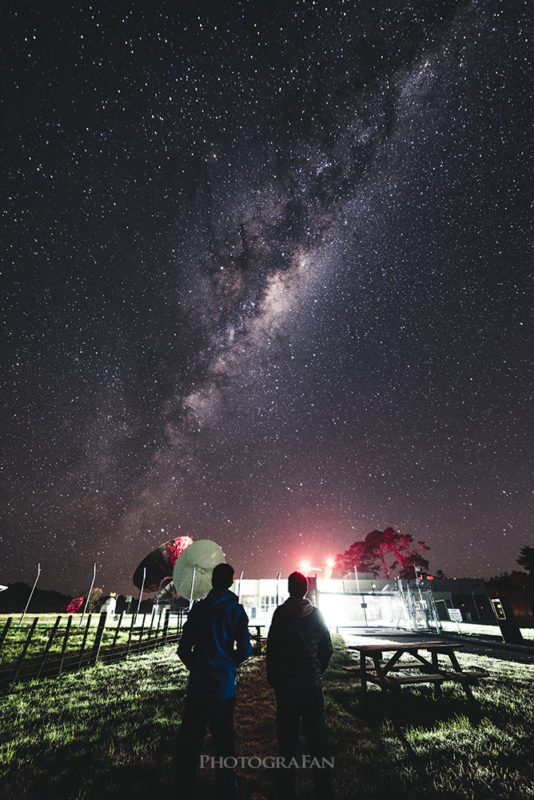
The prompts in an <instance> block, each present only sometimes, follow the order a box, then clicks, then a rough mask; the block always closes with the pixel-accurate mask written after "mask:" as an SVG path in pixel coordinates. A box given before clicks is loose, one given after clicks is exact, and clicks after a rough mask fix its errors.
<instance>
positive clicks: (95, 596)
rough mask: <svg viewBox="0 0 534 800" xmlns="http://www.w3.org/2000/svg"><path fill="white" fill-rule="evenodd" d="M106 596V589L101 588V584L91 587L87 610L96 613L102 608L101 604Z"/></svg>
mask: <svg viewBox="0 0 534 800" xmlns="http://www.w3.org/2000/svg"><path fill="white" fill-rule="evenodd" d="M103 597H104V590H103V589H100V587H99V586H95V588H94V589H91V594H90V595H89V602H88V603H87V611H89V613H94V612H97V611H99V610H100V606H101V605H102V601H103Z"/></svg>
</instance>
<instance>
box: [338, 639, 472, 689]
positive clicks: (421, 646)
mask: <svg viewBox="0 0 534 800" xmlns="http://www.w3.org/2000/svg"><path fill="white" fill-rule="evenodd" d="M348 649H349V650H355V651H357V652H358V653H359V654H360V665H359V667H358V666H356V665H354V666H352V667H347V669H348V670H351V671H358V672H359V675H360V681H361V686H362V691H363V692H366V691H367V683H368V681H370V682H371V683H376V684H377V685H378V686H380V688H381V689H384V690H388V689H392V690H399V689H400V687H401V686H402V685H403V684H411V685H413V684H418V683H431V684H434V686H435V688H436V691H441V684H442V683H444V682H445V681H453V682H456V683H459V684H461V686H462V688H463V689H464V691H465V693H466V695H467V696H468V698H469V699H470V700H474V697H473V693H472V692H471V686H472V685H475V684H477V683H478V680H479V678H483V677H485V676H486V675H487V674H488V673H487V671H486V670H482V669H477V670H475V669H470V670H463V669H462V668H461V666H460V664H459V662H458V659H457V657H456V653H455V652H454V651H455V645H453V644H450V643H449V642H441V641H421V642H383V643H382V642H381V643H379V644H356V645H349V647H348ZM421 651H426V652H427V653H428V654H429V655H423V654H422V653H421ZM384 653H387V654H390V655H389V657H388V658H386V659H385V658H384V657H383V656H384ZM405 654H406V655H409V656H411V657H412V660H411V661H401V657H402V656H403V655H405ZM439 656H446V657H447V658H448V659H449V662H450V666H449V665H445V666H443V665H442V664H440V663H439ZM429 659H430V660H429ZM368 660H370V661H371V662H372V666H371V665H369V663H368ZM410 670H417V672H416V673H415V674H414V673H412V674H407V675H405V674H401V675H391V673H392V672H409V671H410Z"/></svg>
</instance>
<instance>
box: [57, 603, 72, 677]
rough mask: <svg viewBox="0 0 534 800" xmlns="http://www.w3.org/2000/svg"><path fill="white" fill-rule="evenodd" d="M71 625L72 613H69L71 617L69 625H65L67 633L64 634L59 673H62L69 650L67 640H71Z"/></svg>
mask: <svg viewBox="0 0 534 800" xmlns="http://www.w3.org/2000/svg"><path fill="white" fill-rule="evenodd" d="M71 625H72V614H70V615H69V618H68V619H67V625H66V627H65V635H64V636H63V645H62V647H61V658H60V659H59V669H58V672H57V674H58V675H61V673H62V671H63V663H64V661H65V653H66V652H67V642H68V641H69V634H70V626H71Z"/></svg>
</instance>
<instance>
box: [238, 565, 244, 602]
mask: <svg viewBox="0 0 534 800" xmlns="http://www.w3.org/2000/svg"><path fill="white" fill-rule="evenodd" d="M242 580H243V570H241V575H240V576H239V588H238V590H237V599H238V600H239V602H241V581H242Z"/></svg>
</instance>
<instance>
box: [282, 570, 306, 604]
mask: <svg viewBox="0 0 534 800" xmlns="http://www.w3.org/2000/svg"><path fill="white" fill-rule="evenodd" d="M287 588H288V589H289V594H290V595H291V597H299V598H300V597H304V595H305V594H306V592H307V591H308V581H307V580H306V578H305V576H304V575H303V574H302V572H292V573H291V575H290V576H289V578H288V579H287Z"/></svg>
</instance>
